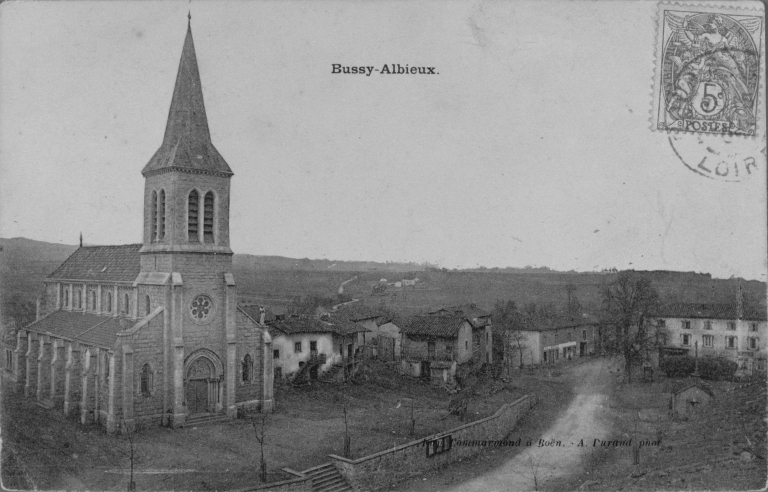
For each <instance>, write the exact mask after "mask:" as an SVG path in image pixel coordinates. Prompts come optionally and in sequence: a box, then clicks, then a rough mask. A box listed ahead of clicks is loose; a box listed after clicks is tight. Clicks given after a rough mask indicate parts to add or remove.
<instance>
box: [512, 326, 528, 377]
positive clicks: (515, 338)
mask: <svg viewBox="0 0 768 492" xmlns="http://www.w3.org/2000/svg"><path fill="white" fill-rule="evenodd" d="M507 336H508V338H509V343H510V345H515V346H516V347H517V352H518V353H519V354H520V369H522V368H523V349H524V348H525V342H527V341H528V336H527V335H526V334H525V333H523V332H522V331H521V330H520V329H515V330H510V331H509V332H507Z"/></svg>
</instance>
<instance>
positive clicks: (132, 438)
mask: <svg viewBox="0 0 768 492" xmlns="http://www.w3.org/2000/svg"><path fill="white" fill-rule="evenodd" d="M120 427H121V432H122V434H123V436H124V437H125V440H126V441H128V446H127V447H128V449H127V450H125V451H124V450H118V452H119V453H120V454H122V455H123V456H125V457H126V458H128V460H129V462H130V464H131V468H130V476H129V480H128V491H129V492H131V491H133V490H136V482H134V481H133V469H134V466H135V464H136V426H135V425H127V424H126V422H125V419H123V420H121V425H120Z"/></svg>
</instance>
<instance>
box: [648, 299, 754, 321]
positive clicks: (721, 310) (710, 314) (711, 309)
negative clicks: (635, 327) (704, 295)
mask: <svg viewBox="0 0 768 492" xmlns="http://www.w3.org/2000/svg"><path fill="white" fill-rule="evenodd" d="M653 316H655V317H657V318H703V319H724V320H736V319H738V307H737V305H736V303H693V302H676V303H671V304H664V305H662V306H659V307H658V308H657V309H656V311H655V312H654V313H653ZM766 318H767V316H766V312H765V311H761V310H755V309H749V308H744V312H743V314H742V318H741V319H745V320H750V321H765V320H766Z"/></svg>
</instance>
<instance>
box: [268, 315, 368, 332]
mask: <svg viewBox="0 0 768 492" xmlns="http://www.w3.org/2000/svg"><path fill="white" fill-rule="evenodd" d="M267 326H269V328H270V331H272V330H277V331H278V332H282V333H283V334H286V335H293V334H296V333H333V334H336V335H350V334H352V333H358V332H363V331H369V330H367V329H365V328H363V327H362V326H360V325H357V324H355V323H353V322H349V321H347V320H344V319H338V318H334V317H333V316H329V315H326V316H323V318H320V319H318V318H317V316H310V315H299V314H294V315H290V316H286V317H285V319H275V320H272V321H268V322H267Z"/></svg>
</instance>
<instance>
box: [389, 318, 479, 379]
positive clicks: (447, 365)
mask: <svg viewBox="0 0 768 492" xmlns="http://www.w3.org/2000/svg"><path fill="white" fill-rule="evenodd" d="M490 330H491V327H490V326H480V327H474V326H473V325H472V323H471V322H470V321H469V320H468V319H467V318H464V317H459V316H452V315H447V314H440V315H418V316H411V317H409V318H406V319H405V320H404V321H403V326H402V327H400V333H401V337H402V340H401V347H402V361H401V368H402V370H403V372H405V373H406V374H410V375H412V376H416V377H424V378H427V377H429V378H430V379H432V380H433V381H435V382H440V381H442V382H449V381H452V380H453V377H454V376H455V374H456V366H457V365H458V364H464V363H467V362H469V361H475V362H478V363H481V364H482V363H485V362H490V361H491V331H490Z"/></svg>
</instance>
